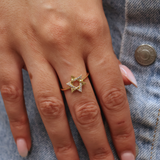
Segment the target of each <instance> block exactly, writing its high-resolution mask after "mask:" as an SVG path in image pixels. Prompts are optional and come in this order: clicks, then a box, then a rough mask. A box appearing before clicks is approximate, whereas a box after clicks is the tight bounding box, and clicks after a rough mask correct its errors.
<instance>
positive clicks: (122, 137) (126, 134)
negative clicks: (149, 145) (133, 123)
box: [112, 127, 134, 141]
mask: <svg viewBox="0 0 160 160" xmlns="http://www.w3.org/2000/svg"><path fill="white" fill-rule="evenodd" d="M133 134H134V131H133V129H132V127H129V128H127V129H125V130H124V131H120V132H118V133H116V134H113V135H112V136H113V139H114V140H116V141H126V140H128V139H130V138H131V137H132V136H133Z"/></svg>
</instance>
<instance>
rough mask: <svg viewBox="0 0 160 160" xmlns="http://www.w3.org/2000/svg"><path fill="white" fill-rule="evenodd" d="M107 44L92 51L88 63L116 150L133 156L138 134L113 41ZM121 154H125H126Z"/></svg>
mask: <svg viewBox="0 0 160 160" xmlns="http://www.w3.org/2000/svg"><path fill="white" fill-rule="evenodd" d="M108 44H110V45H108V46H107V48H106V46H105V45H103V46H102V47H97V50H95V51H92V54H90V55H89V57H88V59H87V65H88V69H89V72H90V76H91V79H92V82H93V85H94V88H95V91H96V93H97V96H98V98H99V100H100V103H101V105H102V110H103V112H104V114H105V117H106V119H107V122H108V124H109V127H110V131H111V135H112V139H113V142H114V145H115V148H116V150H117V153H118V155H119V157H121V156H122V155H123V153H129V154H130V153H131V156H132V158H133V157H134V156H133V155H135V137H134V130H133V126H132V122H131V117H130V111H129V104H128V101H127V97H126V92H125V88H124V84H123V80H122V77H121V73H120V69H119V67H118V63H117V59H116V57H115V55H114V53H113V50H112V45H111V42H108ZM120 67H122V66H120ZM125 69H126V68H125ZM132 154H133V155H132ZM122 157H123V158H124V156H122ZM122 160H123V159H122Z"/></svg>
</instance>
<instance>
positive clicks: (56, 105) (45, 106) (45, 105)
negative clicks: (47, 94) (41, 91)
mask: <svg viewBox="0 0 160 160" xmlns="http://www.w3.org/2000/svg"><path fill="white" fill-rule="evenodd" d="M43 99H44V97H43V98H41V97H39V100H38V106H39V110H40V113H41V114H42V115H43V117H44V118H45V119H55V118H58V117H60V116H61V115H62V113H63V112H64V106H63V103H62V102H61V101H60V100H59V99H58V98H56V97H51V98H45V100H43Z"/></svg>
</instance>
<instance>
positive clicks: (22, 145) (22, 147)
mask: <svg viewBox="0 0 160 160" xmlns="http://www.w3.org/2000/svg"><path fill="white" fill-rule="evenodd" d="M17 149H18V152H19V154H20V155H21V156H22V157H26V156H27V155H28V149H27V144H26V141H25V140H24V139H22V138H21V139H17Z"/></svg>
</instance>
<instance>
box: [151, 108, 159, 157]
mask: <svg viewBox="0 0 160 160" xmlns="http://www.w3.org/2000/svg"><path fill="white" fill-rule="evenodd" d="M159 118H160V109H159V110H158V116H157V119H156V126H155V129H154V135H153V140H152V146H151V152H150V159H153V156H156V155H155V148H156V147H155V146H156V140H157V134H156V133H157V130H158V128H159V125H158V124H159Z"/></svg>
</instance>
